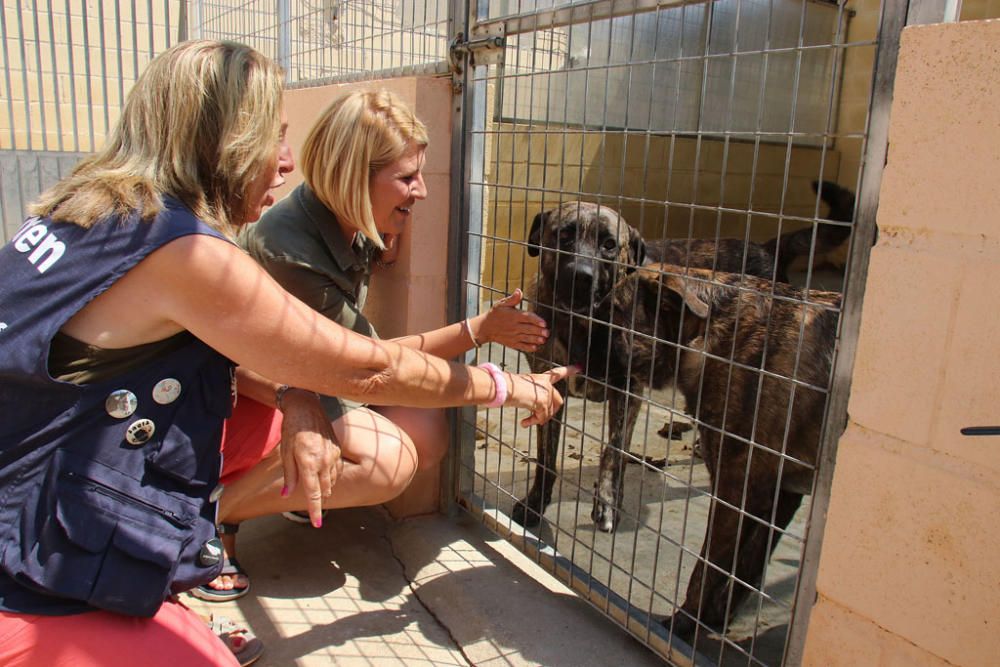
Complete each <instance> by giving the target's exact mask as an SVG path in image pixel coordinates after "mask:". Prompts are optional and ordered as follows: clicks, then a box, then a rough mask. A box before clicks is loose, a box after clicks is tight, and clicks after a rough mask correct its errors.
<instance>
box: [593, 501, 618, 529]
mask: <svg viewBox="0 0 1000 667" xmlns="http://www.w3.org/2000/svg"><path fill="white" fill-rule="evenodd" d="M590 518H591V519H593V520H594V525H595V526H596V527H597V530H599V531H601V532H604V533H613V532H615V528H617V527H618V510H616V509H615V508H614V506H613V505H610V504H608V503H606V502H603V501H602V500H600V499H598V498H595V499H594V509H592V510H591V512H590Z"/></svg>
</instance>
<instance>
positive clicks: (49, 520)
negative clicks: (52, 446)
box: [3, 451, 197, 617]
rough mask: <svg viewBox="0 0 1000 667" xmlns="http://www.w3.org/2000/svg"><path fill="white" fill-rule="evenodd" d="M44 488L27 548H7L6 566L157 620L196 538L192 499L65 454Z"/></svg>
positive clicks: (43, 585)
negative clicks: (187, 549) (183, 557)
mask: <svg viewBox="0 0 1000 667" xmlns="http://www.w3.org/2000/svg"><path fill="white" fill-rule="evenodd" d="M40 491H41V492H40V495H39V496H38V497H37V503H31V504H29V505H27V506H26V507H25V509H24V510H23V512H22V515H21V519H20V525H19V528H20V531H19V532H20V545H18V546H19V548H18V546H15V545H10V546H9V547H8V548H7V549H6V550H5V552H4V556H3V567H4V569H6V570H7V572H8V573H9V574H11V575H13V576H14V577H15V578H16V579H17V580H18V581H19V582H21V583H23V584H25V585H26V586H28V587H29V588H34V589H37V590H41V591H43V592H45V593H48V594H50V595H56V596H59V597H65V598H70V599H74V600H81V601H84V602H87V603H88V604H91V605H93V606H95V607H98V608H101V609H107V610H109V611H115V612H119V613H122V614H128V615H132V616H147V617H148V616H152V615H154V614H155V613H156V611H157V610H158V609H159V607H160V604H161V603H162V602H163V600H164V599H165V598H166V597H167V596H168V595H169V594H170V583H171V581H172V579H173V575H174V573H175V571H176V569H177V564H178V561H179V560H180V553H181V551H182V549H183V548H184V546H185V545H186V544H187V543H189V542H190V541H191V539H192V536H193V532H192V530H191V528H192V525H193V524H194V522H195V519H196V516H197V515H196V512H195V511H194V509H193V507H192V506H191V505H190V504H189V502H188V501H185V500H182V499H180V498H177V497H175V496H173V495H170V494H166V493H163V492H161V491H157V490H155V489H150V488H148V487H144V486H142V485H141V484H140V483H139V482H138V481H136V480H134V479H132V478H130V477H128V476H127V475H123V474H122V473H120V472H118V471H116V470H114V469H112V468H109V467H107V466H105V465H103V464H101V463H98V462H96V461H90V460H86V459H84V458H81V457H77V456H74V455H72V454H70V453H69V452H65V451H60V452H57V453H56V454H55V456H54V457H53V460H52V462H51V464H50V468H49V471H48V473H47V475H46V477H45V482H44V484H43V486H42V488H41V490H40Z"/></svg>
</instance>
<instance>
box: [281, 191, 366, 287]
mask: <svg viewBox="0 0 1000 667" xmlns="http://www.w3.org/2000/svg"><path fill="white" fill-rule="evenodd" d="M295 195H296V197H297V198H298V200H299V203H300V204H301V205H302V208H303V210H304V211H305V212H306V215H308V216H309V218H310V219H311V220H312V221H313V223H314V224H315V225H316V227H317V228H318V229H319V233H320V235H321V236H322V237H323V242H324V243H325V244H326V247H327V248H329V250H330V254H331V255H332V256H333V259H334V261H335V262H337V265H338V266H339V267H340V268H341V270H343V271H362V270H366V269H367V268H368V261H367V258H366V255H367V253H368V251H369V247H368V246H369V245H370V244H369V243H368V242H367V239H366V238H365V236H364V234H356V235H355V237H354V243H353V244H352V243H349V242H348V240H347V238H346V237H345V236H344V231H343V229H342V228H341V226H340V223H339V222H338V221H337V217H336V216H335V215H334V214H333V211H331V210H330V209H328V208H327V207H326V206H324V205H323V202H321V201H320V200H319V197H317V196H316V193H315V192H313V191H312V189H310V188H309V186H308V185H306V184H305V183H303V184H302V185H300V186H299V187H297V188H296V189H295Z"/></svg>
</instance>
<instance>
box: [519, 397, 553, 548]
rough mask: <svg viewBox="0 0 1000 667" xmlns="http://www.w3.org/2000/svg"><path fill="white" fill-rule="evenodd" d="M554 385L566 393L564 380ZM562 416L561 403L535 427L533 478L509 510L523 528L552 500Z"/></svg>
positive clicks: (537, 519) (539, 516)
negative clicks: (528, 488)
mask: <svg viewBox="0 0 1000 667" xmlns="http://www.w3.org/2000/svg"><path fill="white" fill-rule="evenodd" d="M556 389H558V391H559V393H560V394H562V395H563V396H565V395H566V383H565V382H560V383H558V385H557V386H556ZM562 416H563V407H562V406H560V408H559V409H558V410H557V411H556V412H555V413H554V414H553V415H552V418H551V419H550V420H549V421H547V422H545V423H544V424H542V425H541V426H539V427H538V428H537V430H536V431H535V432H536V433H537V435H538V443H537V449H538V462H537V463H536V464H535V478H534V480H532V483H531V490H529V491H528V495H527V496H525V497H524V498H523V499H521V500H519V501H517V504H515V505H514V510H513V512H512V513H511V519H513V520H514V521H516V522H517V523H519V524H521V525H522V526H524V527H525V528H534V527H535V526H537V525H538V524H539V523H541V520H542V514H544V513H545V508H546V507H548V506H549V503H550V502H552V487H553V486H554V484H555V479H556V455H557V454H558V453H559V434H560V431H561V429H560V424H561V423H562Z"/></svg>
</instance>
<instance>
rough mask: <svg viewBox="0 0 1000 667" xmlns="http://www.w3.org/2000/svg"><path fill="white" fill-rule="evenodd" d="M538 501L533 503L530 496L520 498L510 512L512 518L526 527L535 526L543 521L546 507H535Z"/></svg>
mask: <svg viewBox="0 0 1000 667" xmlns="http://www.w3.org/2000/svg"><path fill="white" fill-rule="evenodd" d="M537 505H538V503H532V502H531V499H530V498H525V499H524V500H519V501H517V503H516V504H515V505H514V510H513V511H512V512H511V513H510V518H511V519H512V520H514V521H516V522H517V523H519V524H520V525H522V526H524V527H525V528H535V527H537V526H538V524H540V523H541V522H542V512H543V511H544V509H534V508H535V507H536V506H537Z"/></svg>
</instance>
